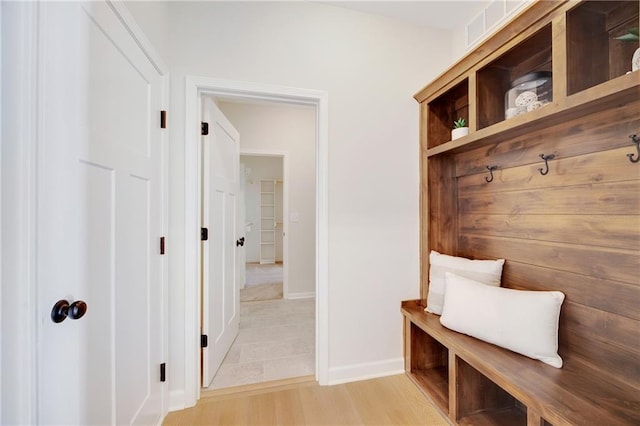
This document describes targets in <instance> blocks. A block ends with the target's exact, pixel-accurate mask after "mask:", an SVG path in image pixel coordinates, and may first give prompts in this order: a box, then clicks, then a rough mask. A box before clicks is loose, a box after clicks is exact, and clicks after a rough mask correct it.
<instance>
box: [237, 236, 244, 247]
mask: <svg viewBox="0 0 640 426" xmlns="http://www.w3.org/2000/svg"><path fill="white" fill-rule="evenodd" d="M238 246H244V237H242V238H240V239H239V240H238V241H236V247H238Z"/></svg>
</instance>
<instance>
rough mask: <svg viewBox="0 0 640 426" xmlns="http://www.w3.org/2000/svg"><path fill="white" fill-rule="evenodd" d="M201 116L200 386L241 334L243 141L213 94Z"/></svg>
mask: <svg viewBox="0 0 640 426" xmlns="http://www.w3.org/2000/svg"><path fill="white" fill-rule="evenodd" d="M202 121H203V122H205V123H208V125H209V134H208V135H207V136H203V137H202V160H203V161H202V227H203V228H207V229H208V231H209V232H208V233H209V236H208V240H207V241H203V242H202V299H203V316H202V319H203V321H202V333H203V334H204V335H206V336H208V346H207V347H206V348H203V349H202V357H203V362H202V386H204V387H207V386H209V384H210V383H211V381H212V380H213V377H214V376H215V374H216V372H217V371H218V368H219V367H220V364H222V360H223V359H224V357H225V355H226V354H227V352H228V351H229V348H230V347H231V344H232V343H233V341H234V340H235V338H236V336H237V334H238V327H239V321H240V289H239V287H238V286H236V239H237V238H238V237H237V236H236V204H237V198H238V197H237V195H238V180H239V176H238V175H239V172H238V170H239V165H240V154H239V153H240V143H239V135H238V132H237V131H236V130H235V129H234V128H233V126H232V125H231V123H230V122H229V120H227V118H226V117H225V116H224V115H223V114H222V112H221V111H220V110H219V109H218V107H217V106H216V105H215V103H214V102H213V100H211V99H210V98H207V97H205V98H203V105H202Z"/></svg>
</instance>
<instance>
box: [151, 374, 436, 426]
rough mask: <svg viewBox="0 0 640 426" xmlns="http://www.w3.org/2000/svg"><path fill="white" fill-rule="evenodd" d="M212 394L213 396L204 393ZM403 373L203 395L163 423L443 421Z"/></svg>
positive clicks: (276, 423)
mask: <svg viewBox="0 0 640 426" xmlns="http://www.w3.org/2000/svg"><path fill="white" fill-rule="evenodd" d="M207 395H211V396H207ZM447 424H448V423H447V422H446V421H445V420H444V418H443V417H442V416H441V415H440V414H439V413H438V412H437V411H436V409H435V408H434V407H433V406H432V405H431V404H430V403H429V402H428V401H427V400H426V398H425V397H424V396H423V395H422V394H421V393H420V392H419V391H418V389H417V388H416V387H415V385H414V384H413V383H411V382H410V381H409V379H408V378H407V377H406V376H405V375H398V376H390V377H384V378H380V379H373V380H365V381H361V382H354V383H347V384H343V385H335V386H319V385H317V384H316V383H315V381H311V380H307V381H304V382H301V383H300V382H298V383H293V384H288V385H282V386H279V387H276V388H271V389H262V390H255V389H254V390H251V389H250V390H246V391H241V392H236V393H229V392H224V393H215V392H214V393H210V394H203V397H202V398H201V399H200V401H199V402H198V404H197V405H196V406H195V407H193V408H189V409H186V410H182V411H176V412H173V413H169V415H168V416H167V417H166V419H165V421H164V425H434V426H436V425H447Z"/></svg>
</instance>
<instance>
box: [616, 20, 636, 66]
mask: <svg viewBox="0 0 640 426" xmlns="http://www.w3.org/2000/svg"><path fill="white" fill-rule="evenodd" d="M615 39H616V40H621V41H630V42H635V43H637V42H638V40H640V36H639V35H638V27H635V28H629V29H628V30H627V33H626V34H625V35H622V36H620V37H615ZM639 69H640V47H639V48H637V49H636V51H635V53H634V54H633V58H631V71H638V70H639Z"/></svg>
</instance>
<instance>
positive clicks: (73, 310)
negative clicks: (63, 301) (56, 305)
mask: <svg viewBox="0 0 640 426" xmlns="http://www.w3.org/2000/svg"><path fill="white" fill-rule="evenodd" d="M86 313H87V304H86V303H84V302H83V301H82V300H76V301H75V302H73V303H72V304H71V306H69V312H68V313H67V316H68V317H69V318H71V319H72V320H76V319H80V318H82V317H83V316H84V314H86Z"/></svg>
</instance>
